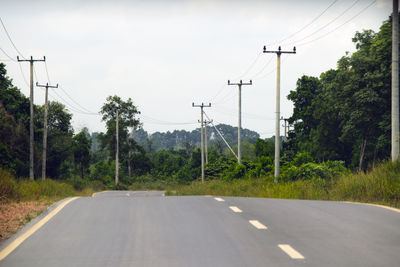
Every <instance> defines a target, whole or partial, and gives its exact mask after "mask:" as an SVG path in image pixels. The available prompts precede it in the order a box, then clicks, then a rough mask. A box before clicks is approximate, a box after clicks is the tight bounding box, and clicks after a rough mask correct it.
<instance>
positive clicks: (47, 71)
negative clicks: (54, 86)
mask: <svg viewBox="0 0 400 267" xmlns="http://www.w3.org/2000/svg"><path fill="white" fill-rule="evenodd" d="M44 66H45V68H46V75H47V81H48V82H49V83H51V81H50V76H49V70H48V69H47V62H46V61H45V62H44Z"/></svg>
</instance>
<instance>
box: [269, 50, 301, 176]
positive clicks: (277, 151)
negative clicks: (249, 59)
mask: <svg viewBox="0 0 400 267" xmlns="http://www.w3.org/2000/svg"><path fill="white" fill-rule="evenodd" d="M263 52H264V53H275V54H276V55H277V66H276V67H277V71H276V111H275V112H276V114H275V174H274V176H275V179H274V181H275V183H277V182H278V176H279V160H280V133H279V132H280V131H279V129H280V128H279V117H280V105H281V103H280V101H281V99H280V89H281V88H280V87H281V54H296V47H293V51H282V50H281V47H280V46H279V48H278V51H267V48H266V46H264V50H263Z"/></svg>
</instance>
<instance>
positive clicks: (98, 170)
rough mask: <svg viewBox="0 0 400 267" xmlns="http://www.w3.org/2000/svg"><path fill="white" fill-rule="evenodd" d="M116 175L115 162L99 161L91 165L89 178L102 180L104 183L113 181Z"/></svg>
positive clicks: (108, 183) (107, 183)
mask: <svg viewBox="0 0 400 267" xmlns="http://www.w3.org/2000/svg"><path fill="white" fill-rule="evenodd" d="M114 176H115V162H112V163H110V162H108V161H99V162H97V163H95V164H93V165H92V166H90V174H89V178H90V179H91V180H96V181H101V182H102V183H103V184H104V185H110V184H112V183H113V181H114V179H113V177H114Z"/></svg>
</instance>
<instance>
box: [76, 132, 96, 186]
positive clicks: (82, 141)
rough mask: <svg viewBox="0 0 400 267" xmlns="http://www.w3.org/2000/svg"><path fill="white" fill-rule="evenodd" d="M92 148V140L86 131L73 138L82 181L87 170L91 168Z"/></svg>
mask: <svg viewBox="0 0 400 267" xmlns="http://www.w3.org/2000/svg"><path fill="white" fill-rule="evenodd" d="M90 147H91V140H90V139H88V138H87V137H86V133H85V132H84V131H81V132H80V133H79V134H77V135H75V136H74V137H73V143H72V151H73V153H74V161H75V164H76V165H77V166H79V167H80V173H81V179H83V174H84V171H85V169H86V168H87V167H88V166H89V161H90Z"/></svg>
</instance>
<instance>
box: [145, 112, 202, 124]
mask: <svg viewBox="0 0 400 267" xmlns="http://www.w3.org/2000/svg"><path fill="white" fill-rule="evenodd" d="M140 116H141V117H143V118H145V119H148V120H150V122H145V123H149V124H160V125H189V124H197V121H190V122H171V121H164V120H160V119H156V118H153V117H150V116H146V115H143V114H140ZM151 121H153V122H151Z"/></svg>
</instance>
